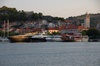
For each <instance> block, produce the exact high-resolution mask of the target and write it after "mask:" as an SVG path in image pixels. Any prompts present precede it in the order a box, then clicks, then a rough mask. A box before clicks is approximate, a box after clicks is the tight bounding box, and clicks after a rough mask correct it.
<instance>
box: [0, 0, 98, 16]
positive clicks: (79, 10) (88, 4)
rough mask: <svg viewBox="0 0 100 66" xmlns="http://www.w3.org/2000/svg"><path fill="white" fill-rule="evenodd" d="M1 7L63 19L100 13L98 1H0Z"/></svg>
mask: <svg viewBox="0 0 100 66" xmlns="http://www.w3.org/2000/svg"><path fill="white" fill-rule="evenodd" d="M2 6H7V7H12V8H16V9H17V10H24V11H34V12H37V13H39V12H41V13H43V14H44V15H51V16H54V17H64V18H68V17H71V16H78V15H82V14H85V13H86V12H88V13H93V14H94V13H100V0H0V7H2Z"/></svg>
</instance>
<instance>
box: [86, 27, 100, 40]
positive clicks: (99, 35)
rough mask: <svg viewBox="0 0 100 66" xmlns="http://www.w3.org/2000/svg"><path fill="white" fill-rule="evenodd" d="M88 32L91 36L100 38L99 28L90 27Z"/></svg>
mask: <svg viewBox="0 0 100 66" xmlns="http://www.w3.org/2000/svg"><path fill="white" fill-rule="evenodd" d="M86 34H87V35H88V36H89V37H90V38H91V39H96V38H100V31H99V30H97V29H89V30H88V31H87V32H86Z"/></svg>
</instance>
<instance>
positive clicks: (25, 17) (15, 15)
mask: <svg viewBox="0 0 100 66" xmlns="http://www.w3.org/2000/svg"><path fill="white" fill-rule="evenodd" d="M50 18H52V20H64V18H62V17H52V16H49V17H48V16H44V15H43V14H42V13H34V12H33V11H32V12H26V11H23V10H22V11H18V10H17V9H16V8H9V7H6V6H3V7H1V8H0V22H3V21H4V20H8V19H9V20H10V22H12V21H34V20H38V19H46V20H49V19H50Z"/></svg>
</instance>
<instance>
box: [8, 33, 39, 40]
mask: <svg viewBox="0 0 100 66" xmlns="http://www.w3.org/2000/svg"><path fill="white" fill-rule="evenodd" d="M35 34H37V32H34V33H26V34H24V35H16V36H9V37H7V38H8V39H9V41H10V42H29V39H28V38H29V36H33V35H35Z"/></svg>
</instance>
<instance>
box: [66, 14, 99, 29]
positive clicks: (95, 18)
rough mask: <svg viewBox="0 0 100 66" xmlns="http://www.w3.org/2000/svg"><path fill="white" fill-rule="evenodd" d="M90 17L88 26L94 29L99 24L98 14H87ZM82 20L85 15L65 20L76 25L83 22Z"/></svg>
mask: <svg viewBox="0 0 100 66" xmlns="http://www.w3.org/2000/svg"><path fill="white" fill-rule="evenodd" d="M89 15H90V24H91V27H94V28H95V27H96V25H97V24H98V23H100V13H97V14H89ZM84 18H85V14H83V15H80V16H75V17H69V18H67V19H69V20H73V22H76V23H79V24H80V23H83V22H84Z"/></svg>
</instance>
